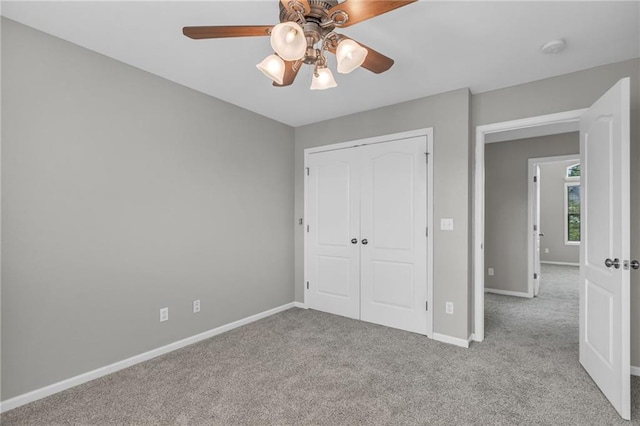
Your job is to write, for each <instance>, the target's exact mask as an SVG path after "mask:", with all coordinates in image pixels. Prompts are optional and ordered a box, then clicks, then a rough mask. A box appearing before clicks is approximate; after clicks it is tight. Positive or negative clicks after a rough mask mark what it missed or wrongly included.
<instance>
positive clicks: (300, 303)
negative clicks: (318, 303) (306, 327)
mask: <svg viewBox="0 0 640 426" xmlns="http://www.w3.org/2000/svg"><path fill="white" fill-rule="evenodd" d="M293 306H294V307H296V308H300V309H309V307H308V306H307V305H305V304H304V303H302V302H293Z"/></svg>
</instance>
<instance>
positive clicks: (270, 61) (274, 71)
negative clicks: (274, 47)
mask: <svg viewBox="0 0 640 426" xmlns="http://www.w3.org/2000/svg"><path fill="white" fill-rule="evenodd" d="M256 67H257V68H258V69H259V70H260V71H262V72H263V73H264V75H266V76H267V77H269V78H270V79H271V80H273V81H275V82H276V83H278V84H282V79H283V78H284V61H283V60H282V59H281V58H279V57H278V55H269V56H267V57H266V58H264V60H263V61H262V62H260V63H259V64H258V65H256Z"/></svg>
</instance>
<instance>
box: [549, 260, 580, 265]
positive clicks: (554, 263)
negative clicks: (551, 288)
mask: <svg viewBox="0 0 640 426" xmlns="http://www.w3.org/2000/svg"><path fill="white" fill-rule="evenodd" d="M540 263H546V264H547V265H564V266H580V264H579V263H573V262H552V261H550V260H541V261H540Z"/></svg>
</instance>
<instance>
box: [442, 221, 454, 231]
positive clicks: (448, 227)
mask: <svg viewBox="0 0 640 426" xmlns="http://www.w3.org/2000/svg"><path fill="white" fill-rule="evenodd" d="M440 229H441V230H442V231H453V219H450V218H442V219H440Z"/></svg>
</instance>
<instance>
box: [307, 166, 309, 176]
mask: <svg viewBox="0 0 640 426" xmlns="http://www.w3.org/2000/svg"><path fill="white" fill-rule="evenodd" d="M307 176H309V168H308V167H307Z"/></svg>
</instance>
